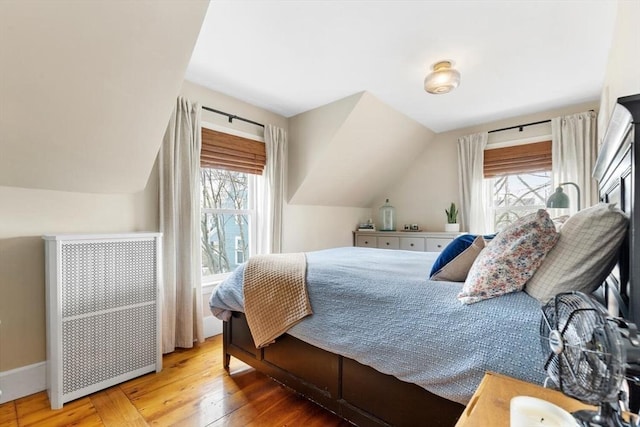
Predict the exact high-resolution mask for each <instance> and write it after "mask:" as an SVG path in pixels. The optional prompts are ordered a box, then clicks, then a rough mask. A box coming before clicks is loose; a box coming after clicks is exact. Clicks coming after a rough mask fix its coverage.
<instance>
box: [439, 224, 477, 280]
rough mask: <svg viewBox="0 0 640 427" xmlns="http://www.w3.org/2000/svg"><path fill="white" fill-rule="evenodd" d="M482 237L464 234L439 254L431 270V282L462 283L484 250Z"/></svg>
mask: <svg viewBox="0 0 640 427" xmlns="http://www.w3.org/2000/svg"><path fill="white" fill-rule="evenodd" d="M484 246H485V241H484V238H483V237H482V236H475V235H471V234H466V235H464V236H460V237H457V238H456V239H454V240H453V242H451V243H449V244H448V245H447V247H446V248H445V249H444V250H443V251H442V253H440V255H439V256H438V259H436V262H435V263H434V264H433V268H432V269H431V277H429V279H431V280H446V281H449V282H464V281H465V279H466V278H467V274H468V273H469V269H470V268H471V265H472V264H473V261H475V260H476V258H477V257H478V255H479V254H480V251H482V249H484Z"/></svg>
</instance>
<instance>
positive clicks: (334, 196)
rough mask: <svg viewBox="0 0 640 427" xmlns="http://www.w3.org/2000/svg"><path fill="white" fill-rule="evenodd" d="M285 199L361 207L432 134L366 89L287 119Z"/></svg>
mask: <svg viewBox="0 0 640 427" xmlns="http://www.w3.org/2000/svg"><path fill="white" fill-rule="evenodd" d="M289 133H290V139H291V141H290V144H289V187H288V194H289V203H292V204H306V205H327V206H349V207H362V208H367V207H369V206H371V204H372V203H373V201H374V199H375V198H377V197H379V193H380V191H384V190H386V189H387V188H389V185H391V184H392V183H394V182H395V181H396V180H397V179H398V178H399V177H400V176H401V175H402V174H403V173H404V172H405V171H406V170H407V168H408V167H409V166H410V165H411V164H412V163H413V162H414V160H415V159H416V158H417V157H418V155H419V154H420V153H421V152H422V151H423V150H424V149H425V148H426V147H427V146H428V144H429V142H430V141H431V140H432V139H433V137H434V133H433V132H432V131H431V130H429V129H427V128H425V127H424V126H422V125H421V124H419V123H418V122H416V121H414V120H413V119H410V118H409V117H407V116H405V115H404V114H401V113H399V112H398V111H396V110H394V109H393V108H391V107H389V106H388V105H386V104H385V103H383V102H381V101H380V100H379V99H377V98H376V97H375V96H373V95H372V94H370V93H368V92H361V93H358V94H355V95H352V96H350V97H347V98H344V99H341V100H339V101H336V102H333V103H331V104H328V105H325V106H323V107H319V108H316V109H314V110H311V111H308V112H306V113H302V114H299V115H297V116H294V117H292V118H291V119H290V120H289Z"/></svg>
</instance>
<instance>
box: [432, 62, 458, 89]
mask: <svg viewBox="0 0 640 427" xmlns="http://www.w3.org/2000/svg"><path fill="white" fill-rule="evenodd" d="M452 66H453V63H452V62H451V61H440V62H436V63H435V64H433V66H432V67H431V68H432V69H433V72H432V73H430V74H429V75H427V77H425V79H424V90H426V91H427V92H429V93H433V94H436V95H440V94H443V93H447V92H451V91H452V90H453V89H455V88H457V87H458V85H459V84H460V73H459V72H458V70H456V69H455V68H452Z"/></svg>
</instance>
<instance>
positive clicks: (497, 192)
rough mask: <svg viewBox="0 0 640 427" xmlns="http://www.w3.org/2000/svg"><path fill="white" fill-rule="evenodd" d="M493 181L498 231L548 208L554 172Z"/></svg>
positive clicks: (495, 218)
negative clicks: (519, 219) (552, 173)
mask: <svg viewBox="0 0 640 427" xmlns="http://www.w3.org/2000/svg"><path fill="white" fill-rule="evenodd" d="M490 181H491V183H492V185H491V188H492V189H493V192H492V200H491V202H492V214H493V223H494V230H495V232H498V231H501V230H503V229H504V228H505V227H506V226H507V225H509V224H511V223H512V222H514V221H515V220H517V219H518V218H521V217H523V216H525V215H528V214H530V213H532V212H536V211H537V210H538V209H546V205H547V199H548V198H549V196H550V194H551V171H544V172H532V173H523V174H513V175H503V176H499V177H495V178H491V180H490Z"/></svg>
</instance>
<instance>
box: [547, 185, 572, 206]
mask: <svg viewBox="0 0 640 427" xmlns="http://www.w3.org/2000/svg"><path fill="white" fill-rule="evenodd" d="M547 207H548V208H556V209H566V208H568V207H569V196H567V195H566V194H565V192H564V191H562V188H560V187H558V188H556V192H555V193H553V194H552V195H551V196H550V197H549V200H547Z"/></svg>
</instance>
